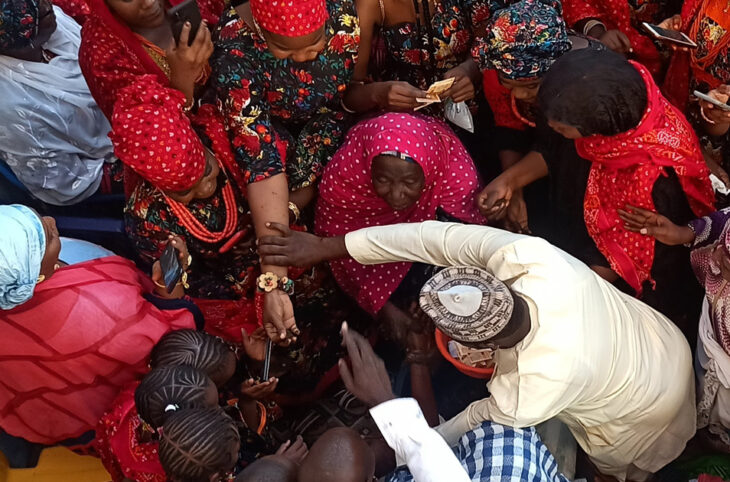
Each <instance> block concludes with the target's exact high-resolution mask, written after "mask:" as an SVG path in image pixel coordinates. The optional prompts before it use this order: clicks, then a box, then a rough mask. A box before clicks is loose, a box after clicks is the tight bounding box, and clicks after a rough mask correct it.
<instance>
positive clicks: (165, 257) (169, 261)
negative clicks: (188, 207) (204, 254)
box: [152, 236, 190, 296]
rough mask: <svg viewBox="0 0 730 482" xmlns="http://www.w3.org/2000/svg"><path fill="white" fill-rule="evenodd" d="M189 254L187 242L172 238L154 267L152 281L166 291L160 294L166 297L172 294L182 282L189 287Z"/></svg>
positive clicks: (175, 237)
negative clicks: (187, 282)
mask: <svg viewBox="0 0 730 482" xmlns="http://www.w3.org/2000/svg"><path fill="white" fill-rule="evenodd" d="M189 260H190V255H189V254H188V250H187V246H185V242H184V241H183V240H182V239H181V238H179V237H178V236H170V238H169V241H168V244H167V246H166V247H165V250H164V251H163V252H162V256H161V257H160V259H159V260H158V261H156V262H155V264H154V265H153V266H152V281H154V283H155V285H157V286H158V287H159V288H163V289H164V290H165V292H164V293H162V292H159V291H158V294H160V295H162V296H165V295H169V294H172V293H173V291H175V288H176V287H177V286H178V284H180V283H181V282H182V284H183V285H185V287H187V284H186V281H187V273H186V272H185V270H186V269H187V268H188V261H189Z"/></svg>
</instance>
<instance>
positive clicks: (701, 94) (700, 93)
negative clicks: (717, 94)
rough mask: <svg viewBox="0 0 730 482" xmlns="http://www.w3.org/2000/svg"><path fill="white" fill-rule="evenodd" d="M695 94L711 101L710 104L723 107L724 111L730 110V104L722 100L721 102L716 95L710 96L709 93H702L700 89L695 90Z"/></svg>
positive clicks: (699, 97)
mask: <svg viewBox="0 0 730 482" xmlns="http://www.w3.org/2000/svg"><path fill="white" fill-rule="evenodd" d="M693 94H694V96H695V97H697V98H698V99H702V100H704V101H707V102H709V103H710V104H712V105H714V106H717V107H719V108H720V109H722V110H724V111H727V112H730V105H727V104H723V103H722V102H720V101H719V100H717V99H715V98H714V97H710V96H709V95H707V94H703V93H702V92H700V91H699V90H695V91H694V92H693ZM728 101H730V99H728Z"/></svg>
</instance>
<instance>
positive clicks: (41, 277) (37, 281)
mask: <svg viewBox="0 0 730 482" xmlns="http://www.w3.org/2000/svg"><path fill="white" fill-rule="evenodd" d="M45 280H46V275H44V274H39V275H38V279H37V280H35V284H38V283H43V282H44V281H45Z"/></svg>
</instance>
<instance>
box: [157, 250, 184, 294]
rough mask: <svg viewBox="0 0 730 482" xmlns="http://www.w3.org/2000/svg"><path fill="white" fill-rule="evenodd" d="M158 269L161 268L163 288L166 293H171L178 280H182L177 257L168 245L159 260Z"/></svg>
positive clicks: (180, 266)
mask: <svg viewBox="0 0 730 482" xmlns="http://www.w3.org/2000/svg"><path fill="white" fill-rule="evenodd" d="M160 268H162V276H163V278H164V280H165V287H166V288H167V292H168V293H172V291H173V290H174V289H175V286H176V285H177V283H178V281H180V278H182V272H183V270H182V265H181V264H180V259H179V258H178V257H177V250H176V249H175V248H174V247H173V246H172V244H168V245H167V247H166V248H165V251H164V252H163V253H162V257H161V258H160Z"/></svg>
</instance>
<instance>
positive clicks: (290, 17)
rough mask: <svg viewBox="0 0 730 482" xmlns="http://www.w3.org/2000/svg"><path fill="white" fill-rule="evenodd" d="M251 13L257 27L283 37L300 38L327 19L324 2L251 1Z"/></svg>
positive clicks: (321, 0)
mask: <svg viewBox="0 0 730 482" xmlns="http://www.w3.org/2000/svg"><path fill="white" fill-rule="evenodd" d="M250 4H251V12H252V13H253V17H254V19H255V20H256V22H258V24H259V26H261V28H263V29H264V30H266V31H269V32H272V33H275V34H278V35H283V36H285V37H302V36H304V35H308V34H310V33H312V32H314V31H315V30H317V29H318V28H320V27H321V26H322V25H324V23H325V21H326V20H327V18H328V17H329V14H328V13H327V3H326V1H325V0H251V1H250Z"/></svg>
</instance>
